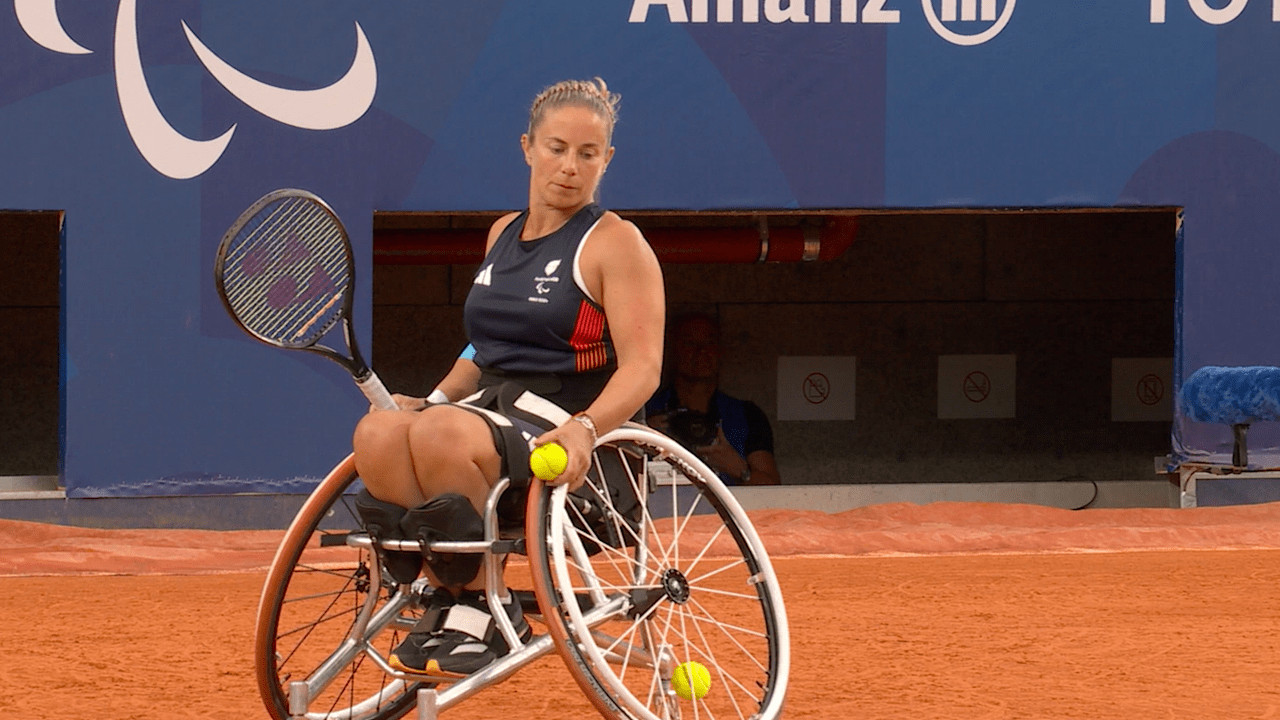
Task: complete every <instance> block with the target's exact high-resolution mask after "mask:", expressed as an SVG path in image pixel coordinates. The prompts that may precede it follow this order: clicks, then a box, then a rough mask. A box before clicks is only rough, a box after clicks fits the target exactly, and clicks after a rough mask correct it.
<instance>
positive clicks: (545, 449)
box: [529, 443, 569, 480]
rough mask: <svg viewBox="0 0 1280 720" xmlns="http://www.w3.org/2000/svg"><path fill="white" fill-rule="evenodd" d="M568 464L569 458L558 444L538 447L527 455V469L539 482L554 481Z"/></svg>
mask: <svg viewBox="0 0 1280 720" xmlns="http://www.w3.org/2000/svg"><path fill="white" fill-rule="evenodd" d="M568 464H569V456H568V455H566V454H565V451H564V448H563V447H561V446H560V443H547V444H546V445H540V446H538V447H536V448H534V449H533V452H531V453H529V469H530V470H532V471H533V476H534V477H536V478H538V479H539V480H555V479H556V478H557V477H560V473H562V472H564V468H565V466H566V465H568Z"/></svg>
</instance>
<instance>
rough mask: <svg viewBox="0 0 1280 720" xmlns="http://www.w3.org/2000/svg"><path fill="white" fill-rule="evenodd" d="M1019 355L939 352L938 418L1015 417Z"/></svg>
mask: <svg viewBox="0 0 1280 720" xmlns="http://www.w3.org/2000/svg"><path fill="white" fill-rule="evenodd" d="M1017 379H1018V356H1017V355H939V356H938V418H939V419H940V420H953V419H969V418H1011V417H1014V416H1015V410H1016V409H1017V403H1016V397H1015V394H1014V390H1015V389H1016V384H1017Z"/></svg>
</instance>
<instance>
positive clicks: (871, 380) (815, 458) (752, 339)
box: [373, 209, 1176, 483]
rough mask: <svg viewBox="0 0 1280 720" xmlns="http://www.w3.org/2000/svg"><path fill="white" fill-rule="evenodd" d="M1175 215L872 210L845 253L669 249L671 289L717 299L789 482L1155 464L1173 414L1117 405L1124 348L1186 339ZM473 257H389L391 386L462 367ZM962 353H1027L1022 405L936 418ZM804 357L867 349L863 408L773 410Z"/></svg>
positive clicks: (1004, 476) (379, 305)
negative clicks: (1140, 415)
mask: <svg viewBox="0 0 1280 720" xmlns="http://www.w3.org/2000/svg"><path fill="white" fill-rule="evenodd" d="M623 214H624V215H625V213H623ZM404 221H405V218H403V217H401V218H398V219H397V222H404ZM1175 223H1176V214H1175V211H1174V210H1173V209H1147V210H1126V211H1119V210H1107V211H1089V210H1079V211H1054V212H1017V211H1009V212H985V211H984V212H978V211H974V212H968V211H963V212H961V211H957V212H928V213H877V214H869V215H865V216H862V217H861V219H860V228H859V232H858V237H857V240H856V241H855V242H854V244H853V246H852V247H851V248H850V249H849V250H848V251H847V252H845V253H844V254H843V255H842V256H841V257H839V258H837V259H836V260H833V261H829V262H814V263H794V264H763V265H754V264H753V265H706V264H697V265H692V264H691V265H678V264H670V265H666V266H665V268H664V272H665V276H666V282H667V294H668V305H669V306H670V308H671V309H672V310H680V309H686V308H698V309H706V310H710V311H712V312H715V313H717V314H718V315H719V317H720V320H721V324H722V333H723V339H724V344H725V348H724V361H723V383H722V384H723V386H724V388H725V389H726V391H728V392H730V393H731V394H736V395H739V396H743V397H748V398H751V399H753V400H755V401H756V402H757V403H758V404H759V405H760V406H761V407H762V408H763V409H764V410H765V412H766V414H768V415H769V416H770V418H771V420H772V421H773V422H774V432H775V435H776V439H777V457H778V463H779V466H780V468H781V471H782V474H783V477H784V481H785V482H788V483H840V482H852V483H871V482H968V481H1053V480H1060V479H1067V478H1077V477H1080V478H1086V479H1090V480H1153V479H1156V476H1155V474H1154V470H1153V462H1152V459H1153V458H1154V457H1157V456H1163V455H1165V454H1167V453H1168V452H1169V450H1170V448H1169V445H1170V440H1169V433H1170V423H1169V422H1113V421H1112V420H1111V360H1112V358H1169V357H1172V355H1173V350H1174V338H1173V327H1174V309H1173V297H1174V277H1175V247H1174V240H1175ZM378 227H379V221H378V220H376V219H375V234H376V232H377V229H378ZM474 271H475V265H455V266H448V265H423V266H409V265H376V266H375V270H374V281H373V282H374V293H373V297H374V327H373V356H374V365H375V367H376V369H377V370H378V372H379V374H380V375H382V377H383V379H384V380H385V381H386V382H387V384H388V386H389V387H391V388H393V389H394V390H396V391H402V392H408V393H414V394H425V393H426V392H427V391H429V390H430V389H431V388H432V387H433V386H434V384H435V382H436V380H437V379H439V377H440V376H441V375H442V374H443V373H444V372H445V371H446V370H447V369H448V367H449V364H450V363H451V362H452V359H453V358H454V357H455V356H456V355H457V353H458V352H459V350H460V349H461V348H462V347H463V346H464V345H465V342H466V341H465V339H464V337H463V334H462V323H461V305H462V302H463V300H464V298H465V294H466V292H467V289H468V288H469V286H470V283H471V277H472V274H473V273H474ZM952 354H1014V355H1016V356H1017V388H1016V397H1017V417H1016V418H1014V419H1007V420H1004V419H1002V420H939V419H938V418H937V358H938V355H952ZM790 355H854V356H857V419H856V420H851V421H841V422H812V421H810V422H778V421H777V408H776V383H777V374H776V369H777V358H778V357H779V356H790Z"/></svg>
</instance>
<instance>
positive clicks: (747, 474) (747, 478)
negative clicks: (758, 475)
mask: <svg viewBox="0 0 1280 720" xmlns="http://www.w3.org/2000/svg"><path fill="white" fill-rule="evenodd" d="M738 480H740V481H742V484H743V485H746V484H747V483H749V482H751V466H750V465H748V466H747V469H746V470H743V471H742V475H740V476H738Z"/></svg>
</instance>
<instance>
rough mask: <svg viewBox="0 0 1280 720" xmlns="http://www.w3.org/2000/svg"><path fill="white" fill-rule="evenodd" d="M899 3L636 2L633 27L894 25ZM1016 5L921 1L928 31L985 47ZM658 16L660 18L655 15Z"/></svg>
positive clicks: (984, 0)
mask: <svg viewBox="0 0 1280 720" xmlns="http://www.w3.org/2000/svg"><path fill="white" fill-rule="evenodd" d="M897 2H899V0H632V3H631V15H630V17H629V18H628V21H629V22H633V23H642V22H647V21H649V20H650V18H651V14H650V12H649V10H650V9H653V8H658V9H665V10H666V11H667V13H666V14H667V19H668V20H669V21H670V22H673V23H687V22H693V23H705V22H717V23H734V22H742V23H757V22H761V21H764V22H768V23H775V24H776V23H832V22H839V23H865V24H896V23H899V22H901V13H900V12H899V11H898V10H897V9H894V8H893V7H891V5H893V4H896V3H897ZM1016 4H1017V0H920V8H921V10H922V11H923V13H924V17H925V20H927V21H928V23H929V27H930V28H932V29H933V31H934V32H935V33H937V35H938V37H940V38H942V39H943V40H946V41H947V42H949V43H952V44H954V45H981V44H982V43H985V42H987V41H988V40H990V39H992V38H994V37H995V36H997V35H999V34H1000V33H1001V32H1002V31H1003V30H1004V29H1005V26H1007V25H1008V24H1009V19H1010V18H1012V17H1013V9H1014V6H1015V5H1016ZM654 16H656V17H661V14H659V13H655V14H654Z"/></svg>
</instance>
